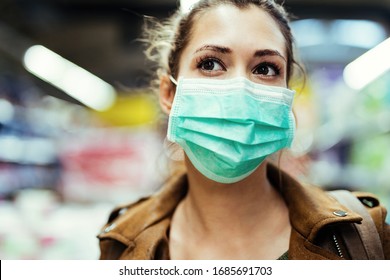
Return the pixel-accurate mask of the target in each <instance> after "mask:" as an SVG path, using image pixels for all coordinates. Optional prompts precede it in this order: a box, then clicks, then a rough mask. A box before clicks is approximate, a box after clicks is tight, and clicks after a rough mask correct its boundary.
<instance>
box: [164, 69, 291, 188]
mask: <svg viewBox="0 0 390 280" xmlns="http://www.w3.org/2000/svg"><path fill="white" fill-rule="evenodd" d="M172 79H173V78H172ZM293 97H294V91H292V90H289V89H286V88H283V87H275V86H266V85H262V84H258V83H254V82H251V81H249V80H248V79H246V78H243V77H239V78H234V79H229V80H217V79H185V78H181V79H179V82H178V84H177V88H176V95H175V98H174V101H173V104H172V109H171V113H170V115H169V122H168V134H167V138H168V140H169V141H171V142H175V143H178V144H179V145H180V146H181V147H182V148H183V149H184V151H185V153H186V154H187V156H188V158H189V159H190V161H191V163H192V164H193V165H194V166H195V168H196V169H197V170H199V172H201V173H202V174H203V175H204V176H206V177H207V178H209V179H211V180H213V181H216V182H220V183H226V184H228V183H234V182H237V181H240V180H242V179H244V178H246V177H247V176H249V175H250V174H251V173H252V172H254V171H255V170H256V168H257V167H258V166H259V165H260V164H261V163H262V162H263V161H264V160H265V158H266V157H267V156H268V155H270V154H273V153H275V152H277V151H279V150H280V149H283V148H285V147H290V145H291V142H292V140H293V138H294V131H295V121H294V116H293V113H292V102H293Z"/></svg>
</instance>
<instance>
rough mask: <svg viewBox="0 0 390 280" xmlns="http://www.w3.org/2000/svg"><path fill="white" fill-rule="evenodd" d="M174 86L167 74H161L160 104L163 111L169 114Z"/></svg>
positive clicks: (173, 95)
mask: <svg viewBox="0 0 390 280" xmlns="http://www.w3.org/2000/svg"><path fill="white" fill-rule="evenodd" d="M175 89H176V87H175V86H174V85H173V83H172V81H171V80H170V79H169V76H168V75H162V76H161V78H160V106H161V109H162V110H163V112H164V113H166V114H167V115H169V113H170V112H171V108H172V103H173V99H174V97H175Z"/></svg>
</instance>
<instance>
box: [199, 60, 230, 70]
mask: <svg viewBox="0 0 390 280" xmlns="http://www.w3.org/2000/svg"><path fill="white" fill-rule="evenodd" d="M198 68H199V69H201V70H203V71H209V72H210V71H222V70H224V69H225V68H224V67H223V66H222V64H221V63H220V62H218V61H217V60H215V59H205V60H202V61H201V62H200V63H198Z"/></svg>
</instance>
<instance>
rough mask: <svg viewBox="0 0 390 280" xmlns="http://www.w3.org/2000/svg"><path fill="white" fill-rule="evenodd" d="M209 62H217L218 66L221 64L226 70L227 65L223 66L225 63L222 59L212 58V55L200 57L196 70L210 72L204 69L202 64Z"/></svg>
mask: <svg viewBox="0 0 390 280" xmlns="http://www.w3.org/2000/svg"><path fill="white" fill-rule="evenodd" d="M207 61H212V62H217V63H218V64H220V65H221V66H222V68H224V69H226V67H225V65H224V64H223V62H222V61H221V60H220V59H218V58H216V57H214V56H210V55H205V56H202V57H199V58H198V59H197V60H196V68H198V69H200V70H203V71H208V70H204V69H202V64H203V63H205V62H207Z"/></svg>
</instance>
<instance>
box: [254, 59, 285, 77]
mask: <svg viewBox="0 0 390 280" xmlns="http://www.w3.org/2000/svg"><path fill="white" fill-rule="evenodd" d="M261 66H266V67H271V68H272V69H273V70H274V71H275V76H279V75H280V72H281V68H280V67H279V66H278V65H277V64H275V63H273V62H262V63H260V64H258V65H256V67H255V68H254V69H253V71H255V70H256V69H258V68H259V67H261Z"/></svg>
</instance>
